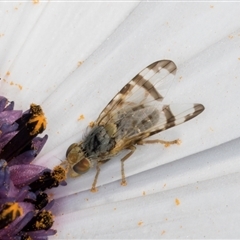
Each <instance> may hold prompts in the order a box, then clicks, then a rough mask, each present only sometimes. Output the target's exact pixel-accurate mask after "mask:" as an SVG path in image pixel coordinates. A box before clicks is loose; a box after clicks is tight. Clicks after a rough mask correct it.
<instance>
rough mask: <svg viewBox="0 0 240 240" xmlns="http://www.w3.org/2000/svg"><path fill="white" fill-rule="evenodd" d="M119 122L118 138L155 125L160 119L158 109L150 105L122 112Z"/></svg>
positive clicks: (137, 132)
mask: <svg viewBox="0 0 240 240" xmlns="http://www.w3.org/2000/svg"><path fill="white" fill-rule="evenodd" d="M121 115H122V116H121V117H119V119H120V120H119V121H118V122H117V129H118V131H117V136H116V137H117V138H123V137H126V136H128V137H130V136H134V135H136V134H139V133H142V132H144V131H146V130H148V129H150V128H152V127H154V126H155V125H156V124H157V123H158V121H159V115H160V112H159V110H158V109H156V108H154V107H152V106H149V107H146V106H142V105H140V106H139V107H133V108H130V109H128V111H126V112H122V113H121Z"/></svg>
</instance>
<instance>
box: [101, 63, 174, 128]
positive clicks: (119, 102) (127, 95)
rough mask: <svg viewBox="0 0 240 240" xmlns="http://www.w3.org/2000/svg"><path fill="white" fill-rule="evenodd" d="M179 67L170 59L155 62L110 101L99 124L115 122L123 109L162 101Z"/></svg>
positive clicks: (102, 113)
mask: <svg viewBox="0 0 240 240" xmlns="http://www.w3.org/2000/svg"><path fill="white" fill-rule="evenodd" d="M176 70H177V67H176V65H175V63H174V62H172V61H170V60H161V61H157V62H154V63H152V64H150V65H149V66H147V67H146V68H144V69H143V70H142V71H141V72H140V73H138V74H137V75H136V76H135V77H134V78H133V79H132V80H131V81H130V82H129V83H127V84H126V85H125V86H124V87H123V88H122V89H121V90H120V91H119V93H118V94H117V95H116V96H115V97H114V98H113V99H112V100H111V101H110V102H109V103H108V105H107V106H106V107H105V108H104V110H103V111H102V112H101V114H100V115H99V117H98V119H97V121H96V123H97V125H105V124H107V123H109V122H113V118H114V116H116V115H117V114H118V112H120V111H121V110H122V109H127V108H130V107H134V106H139V105H147V104H150V103H151V102H156V101H157V102H159V103H160V102H161V101H162V100H163V98H164V96H165V95H166V93H167V91H168V89H169V87H170V85H171V83H172V80H173V79H174V76H175V73H176Z"/></svg>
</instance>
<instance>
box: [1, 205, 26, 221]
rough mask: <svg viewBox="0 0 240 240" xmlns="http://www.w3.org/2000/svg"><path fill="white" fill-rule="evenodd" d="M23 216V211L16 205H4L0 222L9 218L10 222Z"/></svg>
mask: <svg viewBox="0 0 240 240" xmlns="http://www.w3.org/2000/svg"><path fill="white" fill-rule="evenodd" d="M22 215H23V209H22V207H21V206H20V205H19V204H18V203H6V204H5V205H4V209H3V210H2V212H1V215H0V220H2V219H5V218H8V217H9V216H11V222H12V221H14V220H15V219H16V218H17V217H20V216H22Z"/></svg>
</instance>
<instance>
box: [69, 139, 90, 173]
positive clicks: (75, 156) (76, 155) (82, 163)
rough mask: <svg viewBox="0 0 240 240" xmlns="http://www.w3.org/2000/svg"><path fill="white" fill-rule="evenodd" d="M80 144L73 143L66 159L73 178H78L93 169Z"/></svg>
mask: <svg viewBox="0 0 240 240" xmlns="http://www.w3.org/2000/svg"><path fill="white" fill-rule="evenodd" d="M81 144H82V143H81V142H80V143H73V144H71V145H70V146H69V148H68V150H67V152H66V157H67V163H68V168H69V173H70V176H71V177H78V176H80V175H82V174H83V173H85V172H87V171H88V170H89V169H90V168H91V167H92V163H91V161H90V160H89V159H88V158H87V157H86V156H85V154H84V152H83V151H82V148H81Z"/></svg>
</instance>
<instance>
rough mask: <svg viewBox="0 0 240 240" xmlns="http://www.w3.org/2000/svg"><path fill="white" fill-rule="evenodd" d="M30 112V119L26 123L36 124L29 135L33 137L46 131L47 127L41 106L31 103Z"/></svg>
mask: <svg viewBox="0 0 240 240" xmlns="http://www.w3.org/2000/svg"><path fill="white" fill-rule="evenodd" d="M30 112H31V113H32V117H31V118H30V119H29V121H28V123H36V125H35V127H34V129H33V130H32V131H31V132H30V134H31V135H35V134H38V133H41V132H42V131H44V130H45V129H46V126H47V120H46V117H45V116H44V113H43V111H42V108H41V106H40V105H36V104H34V103H32V104H31V106H30Z"/></svg>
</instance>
